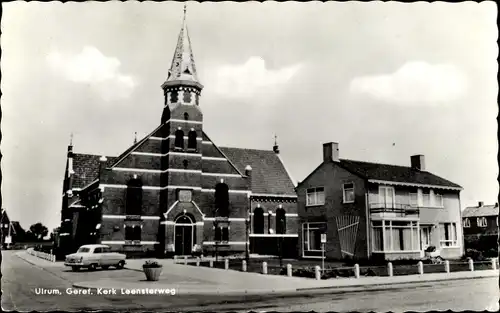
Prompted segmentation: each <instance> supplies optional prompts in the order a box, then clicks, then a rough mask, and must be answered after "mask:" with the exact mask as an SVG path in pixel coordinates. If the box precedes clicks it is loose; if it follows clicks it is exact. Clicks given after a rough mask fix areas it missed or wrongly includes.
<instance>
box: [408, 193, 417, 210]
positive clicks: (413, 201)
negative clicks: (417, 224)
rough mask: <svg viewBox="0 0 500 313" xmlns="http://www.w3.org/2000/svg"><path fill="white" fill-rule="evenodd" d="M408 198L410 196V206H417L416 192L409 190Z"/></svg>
mask: <svg viewBox="0 0 500 313" xmlns="http://www.w3.org/2000/svg"><path fill="white" fill-rule="evenodd" d="M409 198H410V206H411V207H414V208H416V207H418V193H411V192H410V195H409Z"/></svg>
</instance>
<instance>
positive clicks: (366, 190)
mask: <svg viewBox="0 0 500 313" xmlns="http://www.w3.org/2000/svg"><path fill="white" fill-rule="evenodd" d="M367 184H368V182H367V181H365V214H366V249H367V254H366V255H367V257H368V258H371V236H370V210H369V207H368V198H369V197H368V188H367V187H368V186H367Z"/></svg>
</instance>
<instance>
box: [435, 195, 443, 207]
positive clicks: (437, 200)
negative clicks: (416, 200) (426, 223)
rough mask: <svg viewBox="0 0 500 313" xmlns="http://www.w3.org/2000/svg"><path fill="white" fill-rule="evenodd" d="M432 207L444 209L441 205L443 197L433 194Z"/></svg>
mask: <svg viewBox="0 0 500 313" xmlns="http://www.w3.org/2000/svg"><path fill="white" fill-rule="evenodd" d="M434 206H435V207H436V208H442V207H444V203H443V196H442V195H440V194H437V193H436V194H434Z"/></svg>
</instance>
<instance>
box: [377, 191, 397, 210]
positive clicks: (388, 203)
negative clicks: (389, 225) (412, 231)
mask: <svg viewBox="0 0 500 313" xmlns="http://www.w3.org/2000/svg"><path fill="white" fill-rule="evenodd" d="M378 195H379V201H380V204H381V205H383V206H384V207H386V208H393V207H394V202H395V199H396V194H395V192H394V187H389V186H379V187H378Z"/></svg>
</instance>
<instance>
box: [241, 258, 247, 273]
mask: <svg viewBox="0 0 500 313" xmlns="http://www.w3.org/2000/svg"><path fill="white" fill-rule="evenodd" d="M241 271H242V272H246V271H247V261H246V260H243V261H241Z"/></svg>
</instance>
